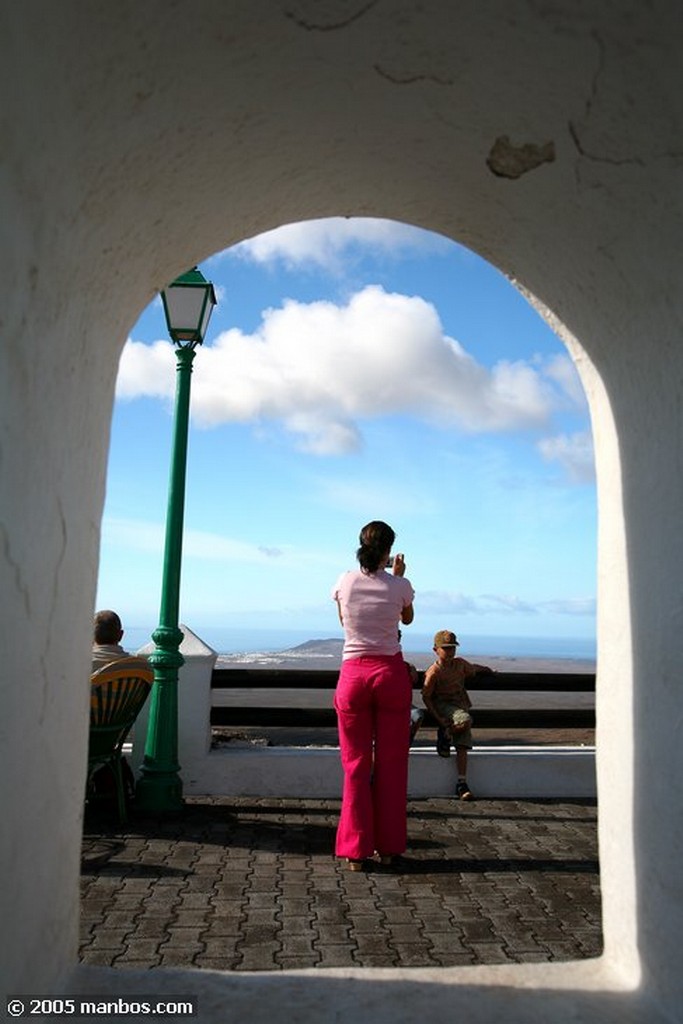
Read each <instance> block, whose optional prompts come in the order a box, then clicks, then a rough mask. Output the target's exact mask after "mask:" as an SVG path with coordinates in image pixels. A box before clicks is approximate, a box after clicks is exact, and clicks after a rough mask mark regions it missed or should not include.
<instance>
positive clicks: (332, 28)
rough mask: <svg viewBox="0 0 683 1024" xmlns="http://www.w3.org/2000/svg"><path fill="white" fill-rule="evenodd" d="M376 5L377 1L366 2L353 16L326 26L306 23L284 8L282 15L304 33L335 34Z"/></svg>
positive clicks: (304, 19)
mask: <svg viewBox="0 0 683 1024" xmlns="http://www.w3.org/2000/svg"><path fill="white" fill-rule="evenodd" d="M378 3H379V0H368V2H367V3H366V4H364V5H363V6H362V7H359V8H358V10H357V11H355V12H354V13H353V14H350V15H349V16H348V17H346V18H344V19H343V21H336V22H329V23H327V24H325V23H324V22H317V23H316V22H313V21H308V20H307V19H306V18H304V17H303V15H298V14H297V13H296V11H294V10H292V9H291V8H287V7H285V9H284V15H285V17H286V18H288V19H289V20H290V21H293V22H294V24H295V25H297V26H298V27H299V28H303V29H305V31H306V32H336V31H338V30H339V29H344V28H348V27H349V25H352V24H353V23H354V21H358V19H359V18H362V17H363V16H364V15H365V14H367V13H368V11H369V10H371V9H372V8H373V7H376V6H377V4H378Z"/></svg>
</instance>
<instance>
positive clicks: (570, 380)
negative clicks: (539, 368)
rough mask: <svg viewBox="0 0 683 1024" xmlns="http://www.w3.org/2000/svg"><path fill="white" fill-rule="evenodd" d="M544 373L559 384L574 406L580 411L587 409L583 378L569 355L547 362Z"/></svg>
mask: <svg viewBox="0 0 683 1024" xmlns="http://www.w3.org/2000/svg"><path fill="white" fill-rule="evenodd" d="M543 373H544V375H545V376H546V377H547V378H548V379H549V380H552V381H553V382H554V383H555V384H557V386H558V387H559V388H560V389H561V390H562V391H563V392H564V394H565V395H567V397H568V398H569V399H570V401H571V402H572V404H574V405H576V406H578V407H579V408H580V409H585V408H586V407H587V404H588V403H587V399H586V392H585V391H584V389H583V384H582V383H581V378H580V377H579V374H578V372H577V369H576V366H575V365H574V363H573V361H572V360H571V359H570V358H569V356H568V355H565V354H564V353H558V354H557V355H555V356H553V357H552V358H550V359H547V360H545V362H544V366H543Z"/></svg>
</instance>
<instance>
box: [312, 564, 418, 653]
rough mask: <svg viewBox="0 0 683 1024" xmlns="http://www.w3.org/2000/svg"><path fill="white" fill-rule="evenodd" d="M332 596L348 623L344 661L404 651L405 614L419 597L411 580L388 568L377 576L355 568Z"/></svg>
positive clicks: (341, 579)
mask: <svg viewBox="0 0 683 1024" xmlns="http://www.w3.org/2000/svg"><path fill="white" fill-rule="evenodd" d="M332 597H333V599H334V600H335V601H337V602H338V603H339V607H340V609H341V614H342V618H343V620H344V650H343V653H342V658H360V657H362V656H363V655H373V654H398V653H399V652H400V650H401V644H400V643H399V639H398V627H399V621H400V618H401V612H402V610H403V609H404V608H407V607H408V606H409V605H411V604H412V603H413V600H414V598H415V591H414V590H413V587H412V584H411V583H410V580H407V579H406V578H405V576H394V575H393V574H392V573H389V572H386V571H385V570H384V569H380V570H379V572H373V573H365V572H361V571H360V569H355V570H353V571H351V572H345V573H342V575H341V576H340V577H339V579H338V580H337V582H336V584H335V586H334V588H333V590H332Z"/></svg>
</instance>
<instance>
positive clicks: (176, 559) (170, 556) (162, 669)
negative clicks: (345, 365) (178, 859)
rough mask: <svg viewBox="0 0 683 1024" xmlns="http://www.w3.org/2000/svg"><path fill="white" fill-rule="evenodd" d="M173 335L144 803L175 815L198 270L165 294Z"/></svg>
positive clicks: (204, 291)
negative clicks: (171, 416)
mask: <svg viewBox="0 0 683 1024" xmlns="http://www.w3.org/2000/svg"><path fill="white" fill-rule="evenodd" d="M161 297H162V300H163V304H164V313H165V314H166V323H167V326H168V333H169V334H170V336H171V339H172V340H173V342H174V344H175V346H176V359H177V366H176V370H177V378H176V402H175V422H174V430H173V449H172V453H171V472H170V478H169V486H168V510H167V513H166V544H165V548H164V568H163V579H162V585H161V610H160V613H159V625H158V627H157V628H156V629H155V631H154V633H153V634H152V639H153V640H154V643H155V645H156V646H155V649H154V651H153V653H152V654H151V655H150V658H149V660H150V663H151V665H152V667H153V668H154V686H153V687H152V695H151V698H150V710H149V723H148V726H147V742H146V744H145V756H144V759H143V763H142V769H141V771H142V774H141V777H140V779H139V781H138V784H137V787H136V804H137V806H138V807H139V808H140V810H143V811H153V812H160V813H163V812H171V811H178V810H180V808H181V807H182V806H183V787H182V780H181V778H180V774H179V773H180V765H179V764H178V670H179V668H180V666H181V665H182V664H183V656H182V654H181V653H180V650H179V648H180V644H181V642H182V639H183V634H182V631H181V630H180V628H179V625H178V616H179V604H180V569H181V563H182V551H183V517H184V511H185V470H186V466H187V435H188V425H189V418H190V381H191V374H192V361H193V359H194V354H195V348H196V347H197V345H201V344H202V342H203V341H204V336H205V334H206V329H207V327H208V324H209V318H210V317H211V313H212V312H213V307H214V306H215V305H216V295H215V292H214V289H213V285H212V284H211V283H210V282H209V281H207V280H206V279H205V278H204V276H203V275H202V274H201V272H200V271H199V270H197V268H196V267H194V268H193V269H192V270H189V271H188V272H187V273H186V274H182V275H181V276H180V277H178V278H176V280H175V281H173V283H172V284H170V285H169V286H168V287H167V288H166V289H165V290H164V291H163V292H162V293H161Z"/></svg>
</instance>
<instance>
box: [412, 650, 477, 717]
mask: <svg viewBox="0 0 683 1024" xmlns="http://www.w3.org/2000/svg"><path fill="white" fill-rule="evenodd" d="M481 669H482V666H481V665H473V664H472V663H471V662H469V661H466V660H465V659H464V658H454V659H453V661H452V662H451V663H450V664H449V665H442V664H441V662H440V661H435V662H434V664H433V665H430V666H429V668H428V669H427V671H426V672H425V678H424V684H423V686H422V696H423V697H428V698H431V699H432V700H436V701H443V702H444V703H446V704H454V705H455V706H456V707H459V708H463V709H464V710H465V711H469V709H470V708H471V707H472V701H471V700H470V696H469V694H468V692H467V690H466V688H465V679H467V678H468V676H474V675H476V674H477V672H480V671H481Z"/></svg>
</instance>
